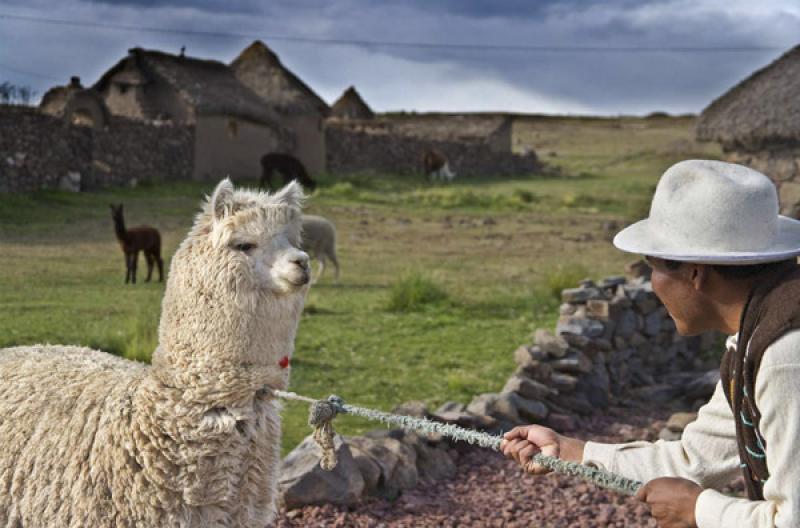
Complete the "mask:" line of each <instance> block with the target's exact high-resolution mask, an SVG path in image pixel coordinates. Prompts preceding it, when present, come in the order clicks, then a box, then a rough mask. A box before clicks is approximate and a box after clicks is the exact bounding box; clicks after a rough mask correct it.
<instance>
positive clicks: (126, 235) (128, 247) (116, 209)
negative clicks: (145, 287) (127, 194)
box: [111, 204, 164, 284]
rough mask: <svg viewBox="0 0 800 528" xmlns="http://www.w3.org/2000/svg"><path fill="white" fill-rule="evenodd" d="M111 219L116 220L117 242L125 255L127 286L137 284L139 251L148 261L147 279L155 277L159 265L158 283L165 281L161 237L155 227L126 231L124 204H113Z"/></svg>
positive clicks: (142, 227)
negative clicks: (155, 270) (154, 271)
mask: <svg viewBox="0 0 800 528" xmlns="http://www.w3.org/2000/svg"><path fill="white" fill-rule="evenodd" d="M111 218H113V219H114V232H115V233H116V235H117V240H118V241H119V245H120V247H121V248H122V252H123V253H125V284H128V281H129V280H130V282H131V283H133V284H136V263H137V261H138V260H139V251H144V258H145V259H146V260H147V278H146V279H145V282H150V277H151V276H152V275H153V263H156V264H158V281H159V282H162V281H163V280H164V261H163V260H162V259H161V235H160V234H159V232H158V230H157V229H156V228H154V227H150V226H147V225H141V226H136V227H132V228H130V229H125V219H124V218H123V216H122V204H119V205H118V206H115V205H114V204H111Z"/></svg>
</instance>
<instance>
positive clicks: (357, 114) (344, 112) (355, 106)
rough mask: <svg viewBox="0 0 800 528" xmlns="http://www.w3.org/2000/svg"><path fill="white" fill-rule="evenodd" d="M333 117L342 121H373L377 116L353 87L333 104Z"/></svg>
mask: <svg viewBox="0 0 800 528" xmlns="http://www.w3.org/2000/svg"><path fill="white" fill-rule="evenodd" d="M331 116H333V117H340V118H342V119H372V118H374V117H375V114H374V113H373V112H372V109H371V108H370V107H369V106H367V103H365V102H364V99H362V98H361V95H359V93H358V92H357V91H356V89H355V87H354V86H351V87H350V88H348V89H347V90H345V91H344V93H343V94H342V96H341V97H339V98H338V99H337V100H336V102H335V103H333V106H332V107H331Z"/></svg>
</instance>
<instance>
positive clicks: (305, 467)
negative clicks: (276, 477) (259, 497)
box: [279, 436, 365, 510]
mask: <svg viewBox="0 0 800 528" xmlns="http://www.w3.org/2000/svg"><path fill="white" fill-rule="evenodd" d="M334 442H335V449H336V458H337V460H338V463H337V464H336V467H335V468H334V469H333V470H332V471H325V470H324V469H322V468H321V467H320V466H319V461H320V455H321V453H320V450H319V447H317V445H316V443H315V442H314V439H313V438H312V437H311V436H308V437H306V438H305V439H304V440H303V441H302V442H301V443H300V445H298V446H297V447H296V448H294V450H292V452H291V453H289V454H288V455H287V456H286V458H285V459H284V460H283V465H282V467H281V475H280V481H279V487H280V493H281V500H282V502H283V503H284V504H285V505H286V507H287V508H288V509H290V510H291V509H294V508H300V507H303V506H307V505H310V504H341V505H350V504H355V503H356V502H357V501H358V500H359V498H360V497H361V495H362V493H363V492H364V487H365V485H364V478H363V477H362V476H361V471H360V469H359V466H358V464H356V461H355V460H354V459H353V455H352V454H351V452H350V448H349V447H348V445H347V444H346V443H345V442H343V441H342V439H341V437H339V436H337V437H336V438H335V441H334Z"/></svg>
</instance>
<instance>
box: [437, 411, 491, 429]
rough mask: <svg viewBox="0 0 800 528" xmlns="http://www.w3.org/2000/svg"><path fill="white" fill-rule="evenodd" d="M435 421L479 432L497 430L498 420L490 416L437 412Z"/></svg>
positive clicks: (463, 412) (458, 412) (464, 412)
mask: <svg viewBox="0 0 800 528" xmlns="http://www.w3.org/2000/svg"><path fill="white" fill-rule="evenodd" d="M431 418H432V419H433V420H436V421H438V422H442V423H448V424H453V425H457V426H459V427H464V428H465V429H477V430H479V431H491V430H493V429H496V428H497V420H496V419H495V418H492V417H491V416H489V415H488V414H473V413H471V412H467V411H446V412H436V413H434V414H433V416H432V417H431Z"/></svg>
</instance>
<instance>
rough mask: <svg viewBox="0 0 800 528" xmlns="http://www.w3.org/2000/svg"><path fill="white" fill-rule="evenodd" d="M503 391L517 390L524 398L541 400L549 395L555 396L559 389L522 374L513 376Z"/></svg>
mask: <svg viewBox="0 0 800 528" xmlns="http://www.w3.org/2000/svg"><path fill="white" fill-rule="evenodd" d="M502 392H516V393H517V394H519V395H520V396H522V397H523V398H528V399H531V400H541V399H544V398H547V397H548V396H555V395H556V394H558V391H557V390H555V389H552V388H550V387H548V386H547V385H545V384H543V383H539V382H538V381H536V380H533V379H530V378H526V377H523V376H520V375H518V374H517V375H514V376H511V377H510V378H509V379H508V381H507V382H506V384H505V385H504V386H503V391H502Z"/></svg>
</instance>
